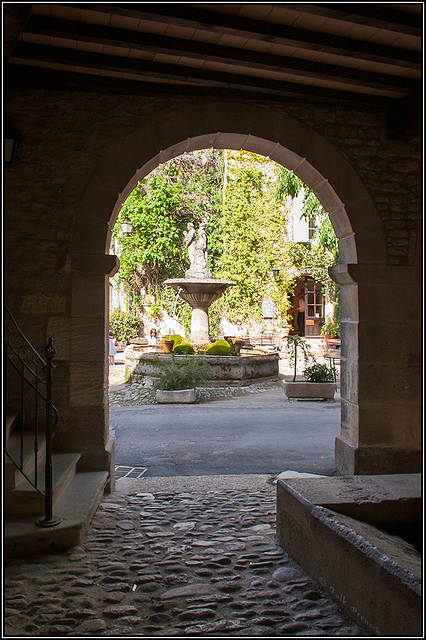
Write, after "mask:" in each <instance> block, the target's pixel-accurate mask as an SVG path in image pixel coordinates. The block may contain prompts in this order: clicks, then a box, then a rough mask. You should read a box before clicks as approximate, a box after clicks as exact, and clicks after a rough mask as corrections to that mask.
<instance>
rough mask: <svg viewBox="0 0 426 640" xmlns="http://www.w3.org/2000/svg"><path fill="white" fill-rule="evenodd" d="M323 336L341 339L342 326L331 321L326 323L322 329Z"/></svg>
mask: <svg viewBox="0 0 426 640" xmlns="http://www.w3.org/2000/svg"><path fill="white" fill-rule="evenodd" d="M321 335H322V336H331V337H332V338H340V324H337V323H335V322H331V321H327V322H324V324H323V325H322V327H321Z"/></svg>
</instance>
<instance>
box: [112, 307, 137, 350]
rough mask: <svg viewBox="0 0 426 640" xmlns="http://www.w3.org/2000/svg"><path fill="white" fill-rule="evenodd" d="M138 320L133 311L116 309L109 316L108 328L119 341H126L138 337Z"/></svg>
mask: <svg viewBox="0 0 426 640" xmlns="http://www.w3.org/2000/svg"><path fill="white" fill-rule="evenodd" d="M140 324H141V322H140V320H139V318H138V317H137V316H135V315H134V314H133V313H130V312H127V311H120V310H119V309H117V310H116V311H113V312H112V313H111V314H110V316H109V328H110V330H111V331H112V332H113V334H114V337H115V338H117V340H118V341H119V342H126V343H128V342H129V341H130V340H131V339H132V338H137V337H138V332H139V328H140Z"/></svg>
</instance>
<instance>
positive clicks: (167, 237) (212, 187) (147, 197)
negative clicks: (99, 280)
mask: <svg viewBox="0 0 426 640" xmlns="http://www.w3.org/2000/svg"><path fill="white" fill-rule="evenodd" d="M221 184H222V152H221V151H219V150H217V149H208V150H204V151H200V152H191V153H185V154H183V155H182V156H179V157H177V158H174V159H173V160H170V161H169V162H167V163H165V164H162V165H160V166H159V167H157V169H155V170H154V171H152V172H151V174H150V175H149V176H148V178H147V179H145V180H142V181H141V182H139V183H138V185H137V187H136V189H134V190H133V192H132V193H131V194H130V196H129V198H128V199H127V200H126V202H125V203H124V204H123V206H122V208H121V211H120V215H119V217H118V220H117V223H116V225H115V227H114V232H113V235H114V236H115V237H116V238H117V239H118V241H119V243H120V245H121V253H120V272H119V276H118V280H119V282H121V284H122V286H123V288H124V290H125V292H126V294H127V297H128V300H129V305H128V306H129V307H130V308H131V309H132V310H137V309H138V308H139V307H140V304H141V294H140V292H141V290H142V289H145V291H146V292H147V293H149V294H150V295H151V297H152V299H153V303H152V305H151V307H150V313H151V315H153V316H160V315H161V313H162V311H163V310H166V311H167V312H168V313H169V314H170V315H175V316H176V317H177V318H178V320H179V321H180V322H181V323H182V324H183V325H184V327H185V328H186V329H187V330H189V326H190V320H191V313H190V309H189V307H188V305H187V304H186V303H185V302H183V300H181V299H180V298H176V294H175V292H174V291H173V290H171V289H170V288H169V287H167V286H164V285H163V282H164V280H166V279H167V278H177V277H183V275H184V273H185V271H186V270H187V269H188V267H189V259H188V254H187V251H186V249H184V247H183V243H182V240H183V232H184V229H185V228H186V225H187V223H188V222H189V221H192V222H193V223H194V224H199V223H200V222H207V224H208V229H209V227H210V229H209V231H210V232H211V228H215V226H216V225H217V213H218V211H219V208H220V201H221V194H222V186H221ZM126 217H127V218H128V219H129V220H130V222H131V223H132V227H133V230H132V233H131V234H130V236H125V235H123V234H122V232H121V225H122V221H123V220H124V219H125V218H126ZM214 238H215V236H214V234H213V240H212V239H211V238H210V239H209V240H210V242H209V263H210V268H211V269H212V268H214V263H215V261H217V254H218V251H220V246H219V245H218V244H217V242H215V239H214Z"/></svg>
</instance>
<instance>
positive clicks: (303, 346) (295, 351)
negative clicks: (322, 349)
mask: <svg viewBox="0 0 426 640" xmlns="http://www.w3.org/2000/svg"><path fill="white" fill-rule="evenodd" d="M286 351H287V355H288V357H289V359H290V364H292V365H293V382H295V380H296V373H297V364H298V357H299V355H300V354H301V356H303V360H304V363H305V365H307V364H308V363H309V362H313V363H315V362H316V360H315V356H314V354H313V353H312V352H311V349H310V346H309V344H308V343H307V342H306V340H302V339H301V337H300V336H298V335H294V336H290V335H289V336H288V339H287V344H286Z"/></svg>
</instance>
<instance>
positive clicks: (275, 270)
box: [272, 267, 280, 282]
mask: <svg viewBox="0 0 426 640" xmlns="http://www.w3.org/2000/svg"><path fill="white" fill-rule="evenodd" d="M272 273H273V276H274V280H275V282H276V281H277V280H278V276H279V275H280V270H279V269H278V267H274V268H273V269H272Z"/></svg>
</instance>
